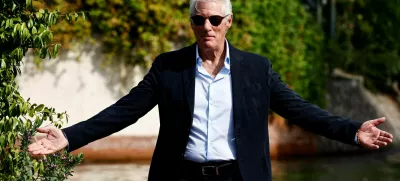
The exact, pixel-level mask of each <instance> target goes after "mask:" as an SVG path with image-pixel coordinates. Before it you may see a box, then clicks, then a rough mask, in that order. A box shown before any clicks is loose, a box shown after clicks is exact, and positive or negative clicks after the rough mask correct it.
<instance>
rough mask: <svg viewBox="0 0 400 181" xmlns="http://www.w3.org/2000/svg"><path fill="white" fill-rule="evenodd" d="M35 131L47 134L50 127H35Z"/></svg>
mask: <svg viewBox="0 0 400 181" xmlns="http://www.w3.org/2000/svg"><path fill="white" fill-rule="evenodd" d="M36 131H38V132H39V133H46V134H48V133H49V132H50V127H42V128H38V129H36Z"/></svg>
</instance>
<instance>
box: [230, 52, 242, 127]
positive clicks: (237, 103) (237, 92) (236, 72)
mask: <svg viewBox="0 0 400 181" xmlns="http://www.w3.org/2000/svg"><path fill="white" fill-rule="evenodd" d="M229 52H230V59H231V79H232V111H233V120H234V127H235V133H236V134H239V132H240V131H239V130H237V129H238V128H240V127H241V126H240V122H241V115H242V114H241V112H240V111H241V110H242V108H243V104H242V103H241V100H242V99H243V95H242V92H243V91H242V90H243V86H242V85H243V73H242V69H243V67H244V61H243V56H242V55H241V54H240V52H239V50H237V49H236V48H235V47H233V46H232V45H231V44H229Z"/></svg>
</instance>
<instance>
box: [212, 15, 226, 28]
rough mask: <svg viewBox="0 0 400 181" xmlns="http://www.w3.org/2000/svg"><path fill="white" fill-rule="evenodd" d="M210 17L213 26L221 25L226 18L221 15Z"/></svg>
mask: <svg viewBox="0 0 400 181" xmlns="http://www.w3.org/2000/svg"><path fill="white" fill-rule="evenodd" d="M209 19H210V23H211V24H212V25H213V26H219V25H220V24H221V22H222V19H224V17H221V16H211V17H210V18H209Z"/></svg>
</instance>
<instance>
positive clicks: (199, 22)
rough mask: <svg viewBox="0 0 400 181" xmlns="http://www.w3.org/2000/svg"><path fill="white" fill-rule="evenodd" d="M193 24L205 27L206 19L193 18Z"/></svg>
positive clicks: (201, 17)
mask: <svg viewBox="0 0 400 181" xmlns="http://www.w3.org/2000/svg"><path fill="white" fill-rule="evenodd" d="M192 22H193V23H194V24H195V25H197V26H202V25H204V22H205V19H204V17H203V16H192Z"/></svg>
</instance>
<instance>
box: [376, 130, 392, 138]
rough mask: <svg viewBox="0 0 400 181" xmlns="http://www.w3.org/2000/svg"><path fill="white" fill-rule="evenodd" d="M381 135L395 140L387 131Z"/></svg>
mask: <svg viewBox="0 0 400 181" xmlns="http://www.w3.org/2000/svg"><path fill="white" fill-rule="evenodd" d="M379 135H380V136H384V137H387V138H393V135H392V134H390V133H388V132H386V131H381V133H380V134H379Z"/></svg>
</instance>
